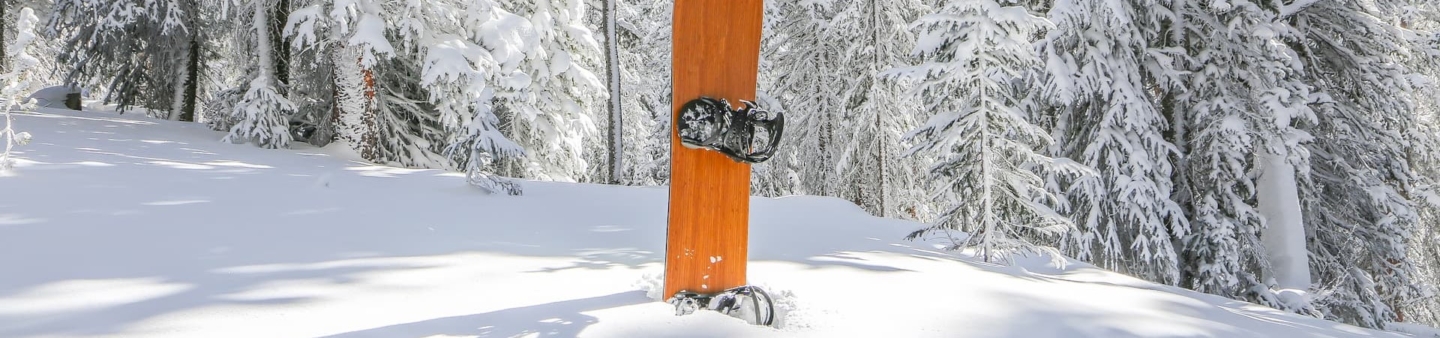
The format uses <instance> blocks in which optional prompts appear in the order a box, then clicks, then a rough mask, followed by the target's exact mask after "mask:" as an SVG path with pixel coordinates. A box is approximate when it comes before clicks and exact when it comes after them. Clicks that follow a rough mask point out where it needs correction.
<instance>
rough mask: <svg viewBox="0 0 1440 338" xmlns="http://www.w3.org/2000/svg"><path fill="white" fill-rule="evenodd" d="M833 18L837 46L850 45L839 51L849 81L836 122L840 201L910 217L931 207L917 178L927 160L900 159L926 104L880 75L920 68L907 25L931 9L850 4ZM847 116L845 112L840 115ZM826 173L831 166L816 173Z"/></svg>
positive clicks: (877, 1)
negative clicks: (918, 207)
mask: <svg viewBox="0 0 1440 338" xmlns="http://www.w3.org/2000/svg"><path fill="white" fill-rule="evenodd" d="M836 5H837V6H841V9H840V11H839V12H838V13H837V14H836V15H835V17H834V19H833V20H831V22H830V25H831V26H832V27H837V28H840V27H844V28H846V29H835V30H834V31H833V34H834V37H833V38H832V39H833V40H838V41H848V43H847V44H845V45H842V46H841V49H840V50H839V51H838V53H837V55H836V56H837V57H838V58H839V61H838V62H837V63H836V64H835V66H836V67H837V69H836V70H835V71H836V72H837V73H840V74H843V76H844V77H846V78H848V79H847V81H845V82H844V83H846V85H847V86H849V87H848V88H842V90H843V92H842V93H841V94H842V95H843V96H842V97H841V98H840V100H841V101H842V102H843V105H842V106H840V107H839V108H840V110H839V111H840V112H842V114H843V115H841V116H835V117H836V118H837V119H839V121H838V122H839V123H837V124H836V127H837V130H836V132H838V133H839V134H840V135H845V136H844V137H838V138H835V139H833V140H832V142H831V143H832V144H833V145H834V146H835V147H836V148H837V149H836V150H837V152H836V156H837V157H836V158H835V162H836V171H835V172H834V175H835V178H836V180H837V182H838V183H839V186H840V187H841V188H838V189H835V190H834V191H833V192H834V193H835V195H836V196H838V197H841V198H844V199H846V200H850V201H852V202H855V203H856V204H858V205H860V206H861V207H862V208H864V209H866V210H867V211H869V212H870V213H871V214H873V215H877V216H896V215H904V216H908V215H905V214H906V213H905V212H903V211H902V210H906V209H910V208H914V207H915V206H916V205H917V204H922V203H927V201H925V196H924V195H923V194H921V192H923V191H924V189H921V187H920V186H919V185H917V184H916V183H918V182H919V181H918V180H916V179H915V178H917V177H916V174H921V173H923V164H921V163H923V162H922V161H923V159H921V158H919V157H917V156H912V157H901V156H900V155H901V154H902V153H903V151H904V150H905V149H906V148H907V147H908V146H909V144H907V142H904V141H903V140H902V136H903V135H904V134H905V133H906V132H907V131H909V130H912V129H914V128H915V127H917V126H918V125H919V121H917V119H918V116H919V115H920V114H919V112H920V102H919V100H916V99H914V98H913V97H911V96H910V94H911V93H910V92H909V91H908V90H906V87H907V86H908V85H909V84H908V83H901V82H899V81H891V80H890V79H885V78H883V77H881V76H880V74H881V72H884V71H886V70H889V69H892V68H895V67H901V66H904V65H907V64H913V63H914V62H913V61H912V60H911V57H910V56H909V55H906V53H905V50H906V47H908V46H913V45H914V43H915V35H914V34H913V33H912V32H910V31H909V30H908V29H907V28H906V26H907V25H908V24H909V23H910V22H913V21H914V20H915V19H917V18H918V17H919V15H920V14H921V13H924V12H926V11H928V7H926V6H925V5H924V4H923V3H921V2H920V1H914V0H904V1H901V0H895V1H882V0H851V1H841V2H837V3H836ZM837 115H840V114H837ZM814 170H825V168H819V167H817V168H814Z"/></svg>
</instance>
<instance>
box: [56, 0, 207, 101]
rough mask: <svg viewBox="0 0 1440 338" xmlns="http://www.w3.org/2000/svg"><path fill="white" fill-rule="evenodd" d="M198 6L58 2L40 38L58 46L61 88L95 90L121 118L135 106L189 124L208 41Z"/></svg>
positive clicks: (186, 2)
mask: <svg viewBox="0 0 1440 338" xmlns="http://www.w3.org/2000/svg"><path fill="white" fill-rule="evenodd" d="M213 5H214V4H210V6H213ZM205 6H206V4H202V1H200V0H149V1H141V0H118V1H97V0H58V1H55V3H54V9H53V11H54V14H53V15H52V16H50V18H49V23H48V24H47V26H48V27H49V29H48V30H49V32H48V33H47V34H49V35H51V36H55V37H57V38H58V39H60V40H63V43H62V44H61V46H60V47H61V52H60V54H59V57H60V62H61V63H64V64H65V65H67V66H68V68H69V69H67V71H66V74H65V76H66V82H68V83H71V84H74V85H77V86H87V87H88V86H99V87H101V89H102V92H103V93H104V95H105V96H104V100H105V101H106V102H115V103H117V104H118V105H119V108H120V109H121V111H125V110H127V109H129V108H132V107H141V108H147V109H149V110H151V111H152V112H154V113H155V114H154V115H155V117H167V118H170V119H177V120H193V117H194V110H195V107H196V105H197V103H196V101H197V100H198V99H197V97H198V96H200V95H202V90H201V88H200V87H199V82H200V81H201V73H202V69H201V67H203V63H202V62H203V60H202V59H203V58H202V56H201V55H200V53H202V51H203V50H204V49H206V48H205V47H204V45H205V44H206V42H207V41H208V37H207V34H206V33H205V31H206V29H203V27H206V26H208V25H207V23H208V22H209V21H208V20H210V19H209V18H208V17H207V16H206V15H204V13H205V11H204V10H202V7H205ZM161 112H163V113H161Z"/></svg>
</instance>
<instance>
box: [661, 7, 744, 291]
mask: <svg viewBox="0 0 1440 338" xmlns="http://www.w3.org/2000/svg"><path fill="white" fill-rule="evenodd" d="M763 11H764V2H763V0H678V1H676V2H675V8H674V25H673V34H674V35H673V37H672V42H673V46H672V54H671V57H672V62H673V64H672V67H673V68H672V77H673V82H672V90H673V95H674V96H673V100H672V102H673V103H672V105H673V106H672V110H671V111H672V112H673V113H674V114H672V120H671V121H672V123H671V136H670V195H669V211H668V214H667V222H668V228H667V229H668V230H667V234H666V246H665V283H664V290H665V294H664V295H665V296H666V297H670V296H671V295H675V294H676V293H679V292H681V291H685V292H691V293H697V294H717V293H720V292H722V291H725V290H729V289H732V288H737V287H741V286H744V285H745V284H746V278H745V271H746V270H745V269H746V263H747V260H748V259H749V250H748V249H749V248H748V246H749V230H750V228H749V226H750V219H749V217H750V165H749V163H746V162H743V161H737V160H735V159H732V158H730V157H727V155H726V154H724V153H722V152H718V151H713V150H708V149H703V148H695V147H687V146H685V145H684V144H682V142H681V140H680V138H679V136H678V135H679V132H678V130H677V127H676V126H677V125H678V123H676V121H677V120H676V119H677V118H678V117H679V116H680V115H681V114H680V113H681V110H682V109H683V106H684V105H685V104H686V103H688V102H691V101H694V100H697V99H701V98H716V99H725V100H728V101H730V102H742V101H746V100H749V101H753V100H754V99H755V87H756V76H757V73H758V72H759V64H760V34H761V20H762V17H763Z"/></svg>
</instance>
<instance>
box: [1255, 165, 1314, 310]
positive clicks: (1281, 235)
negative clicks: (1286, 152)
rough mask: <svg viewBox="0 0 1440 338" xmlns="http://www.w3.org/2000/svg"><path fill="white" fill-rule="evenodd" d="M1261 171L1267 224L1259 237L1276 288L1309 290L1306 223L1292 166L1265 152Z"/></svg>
mask: <svg viewBox="0 0 1440 338" xmlns="http://www.w3.org/2000/svg"><path fill="white" fill-rule="evenodd" d="M1264 170H1265V171H1264V173H1263V174H1261V175H1260V182H1259V184H1260V187H1259V188H1260V189H1259V192H1258V194H1259V197H1260V200H1259V202H1260V203H1259V204H1260V214H1261V215H1264V216H1265V220H1266V227H1265V230H1264V231H1262V232H1261V234H1260V239H1261V240H1262V241H1263V243H1265V254H1266V256H1267V257H1268V258H1269V261H1270V267H1271V268H1272V272H1271V273H1272V276H1271V277H1272V278H1274V279H1275V282H1276V287H1277V288H1279V289H1294V290H1309V289H1310V260H1309V255H1308V252H1307V251H1306V250H1307V249H1306V248H1305V223H1304V220H1303V218H1301V214H1300V194H1299V192H1298V189H1296V185H1295V166H1294V165H1291V164H1290V163H1289V162H1287V161H1286V159H1285V156H1283V155H1275V154H1269V155H1266V156H1265V164H1264Z"/></svg>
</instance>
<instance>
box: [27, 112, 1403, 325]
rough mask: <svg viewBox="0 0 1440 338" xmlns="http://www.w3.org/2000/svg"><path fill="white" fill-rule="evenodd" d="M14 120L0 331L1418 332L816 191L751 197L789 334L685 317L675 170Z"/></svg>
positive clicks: (153, 126) (158, 125) (755, 275)
mask: <svg viewBox="0 0 1440 338" xmlns="http://www.w3.org/2000/svg"><path fill="white" fill-rule="evenodd" d="M16 126H17V129H18V130H21V131H28V132H30V133H32V134H34V140H33V142H32V143H31V144H29V145H27V146H22V147H17V148H16V153H17V155H18V156H17V157H18V158H19V161H18V167H17V168H16V170H15V171H14V172H13V173H10V174H9V175H0V337H512V336H531V337H533V336H547V337H549V336H559V337H568V336H595V337H650V336H655V337H673V336H686V337H742V336H743V337H797V336H800V337H871V336H885V337H1407V336H1408V335H1404V334H1399V333H1390V332H1381V331H1374V330H1366V329H1361V328H1357V327H1353V326H1348V325H1343V324H1338V323H1334V322H1329V321H1323V320H1318V319H1314V318H1306V317H1300V316H1296V315H1292V314H1286V313H1282V312H1280V311H1276V310H1273V309H1269V308H1265V307H1261V306H1257V305H1252V304H1248V303H1243V302H1238V301H1232V300H1228V299H1225V298H1221V297H1217V296H1210V295H1203V294H1199V293H1194V292H1190V291H1186V290H1181V289H1176V288H1171V287H1166V286H1160V285H1155V284H1151V283H1148V282H1144V281H1141V280H1138V279H1134V278H1130V277H1126V276H1123V275H1119V274H1115V273H1111V272H1107V271H1104V270H1100V269H1097V268H1094V267H1092V266H1089V265H1086V264H1082V263H1076V262H1073V261H1072V262H1071V265H1069V266H1067V267H1064V268H1055V267H1051V266H1047V265H1045V264H1046V262H1047V261H1048V259H1044V258H1038V257H1035V258H1022V259H1019V260H1018V263H1017V265H1015V266H997V265H993V264H987V263H984V262H979V261H976V260H973V259H971V258H970V256H968V255H962V254H957V253H946V252H941V251H939V250H938V249H935V245H937V244H939V243H938V242H936V243H927V242H908V241H903V240H901V237H902V236H903V235H904V234H906V233H908V232H909V231H911V230H913V229H916V228H918V227H920V226H921V225H920V224H916V223H911V222H906V221H900V220H890V219H881V218H875V217H870V216H867V215H865V214H864V213H863V212H862V211H861V210H860V209H859V208H857V207H855V206H854V205H851V204H849V203H847V202H844V201H841V200H837V199H830V198H813V197H788V198H779V199H769V198H755V199H754V200H753V201H752V202H753V203H752V216H751V233H750V234H751V239H750V243H751V247H750V254H751V257H750V262H751V263H750V268H749V271H750V272H749V280H750V281H751V283H752V284H756V285H759V286H762V287H764V288H765V289H766V290H767V291H769V292H770V293H771V294H773V295H776V296H777V297H778V298H779V299H778V300H777V301H778V304H777V307H778V308H779V310H781V312H782V317H781V318H779V321H780V325H779V327H778V328H765V327H756V326H750V325H747V324H744V323H743V322H741V321H740V320H738V319H734V318H730V317H726V316H724V315H720V314H717V313H713V312H708V311H700V312H698V313H695V314H692V315H687V316H676V315H675V314H674V309H673V307H671V306H670V305H668V304H665V303H663V302H662V301H660V300H659V299H658V296H659V295H657V294H656V291H655V289H657V288H659V286H660V285H659V284H660V280H659V277H658V276H659V275H660V274H661V273H662V272H663V270H664V269H663V266H662V264H663V260H664V249H665V208H666V190H665V189H664V188H659V187H642V188H636V187H617V186H603V185H588V184H565V183H547V182H525V184H526V189H525V195H524V196H520V197H509V196H492V195H486V194H483V193H481V192H479V191H477V190H475V189H472V188H469V187H467V186H465V185H464V183H463V182H464V178H463V177H462V175H460V174H457V173H448V172H442V171H436V170H416V169H402V168H391V167H384V166H377V165H372V164H366V163H361V162H357V161H355V160H354V159H353V157H352V156H353V154H347V152H344V151H339V150H335V149H329V148H326V149H315V148H313V147H306V146H305V145H303V144H302V145H297V146H296V147H297V148H300V149H294V150H264V149H258V148H255V147H252V146H248V145H234V144H225V143H220V142H218V141H217V140H219V139H220V137H221V136H223V133H220V132H214V131H210V130H207V129H206V128H205V127H204V126H202V125H198V124H193V123H191V124H185V123H178V122H169V121H159V120H150V119H145V118H143V117H140V116H133V115H123V116H122V115H115V114H113V113H102V112H68V111H58V110H48V109H42V112H41V113H36V114H20V115H17V116H16ZM714 259H715V260H719V259H722V258H720V257H716V258H714ZM723 259H734V258H731V257H725V258H723ZM1407 329H1408V330H1410V331H1419V330H1420V329H1418V328H1413V327H1407Z"/></svg>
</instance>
